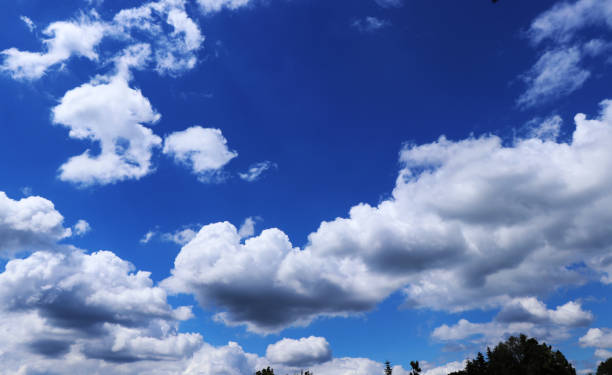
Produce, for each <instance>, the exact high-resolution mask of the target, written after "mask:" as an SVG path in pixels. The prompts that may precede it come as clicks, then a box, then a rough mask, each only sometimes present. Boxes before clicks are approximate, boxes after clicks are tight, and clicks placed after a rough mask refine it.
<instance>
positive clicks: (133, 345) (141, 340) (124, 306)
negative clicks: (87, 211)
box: [0, 250, 202, 373]
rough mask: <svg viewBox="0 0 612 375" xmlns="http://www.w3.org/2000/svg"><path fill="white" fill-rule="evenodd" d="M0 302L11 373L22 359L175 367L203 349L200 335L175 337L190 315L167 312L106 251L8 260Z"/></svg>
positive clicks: (142, 281) (146, 278)
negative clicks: (150, 363) (165, 363)
mask: <svg viewBox="0 0 612 375" xmlns="http://www.w3.org/2000/svg"><path fill="white" fill-rule="evenodd" d="M0 301H1V302H2V303H1V305H2V307H1V309H2V314H3V320H2V323H0V331H2V332H5V333H10V334H9V335H3V337H2V339H0V349H1V350H0V357H1V358H2V360H3V369H6V371H9V372H12V373H15V372H16V371H15V367H17V368H19V367H20V366H21V365H22V364H23V363H21V364H20V363H19V359H20V358H21V357H22V356H23V355H26V354H28V355H30V356H32V357H33V358H36V359H41V358H42V359H45V360H47V364H49V363H51V362H53V361H54V360H60V359H64V360H65V361H67V362H70V358H71V357H75V356H76V357H80V358H81V360H83V361H86V360H101V361H102V362H106V363H132V362H138V361H160V360H181V359H184V358H188V357H189V356H191V354H192V353H194V352H195V351H196V350H198V349H199V348H200V347H201V345H202V338H201V336H200V335H199V334H190V333H186V334H183V333H178V322H179V321H181V320H185V319H189V318H191V316H192V315H191V309H190V308H189V307H185V306H183V307H178V308H172V307H171V306H170V305H169V304H168V302H167V300H166V293H165V291H164V290H162V289H160V288H159V287H155V286H153V282H152V280H151V279H150V274H149V273H148V272H143V271H137V272H135V271H134V268H133V266H132V265H131V264H129V263H128V262H126V261H124V260H122V259H120V258H118V257H117V256H115V255H114V254H113V253H111V252H108V251H99V252H96V253H93V254H91V255H87V254H84V253H83V252H81V251H78V250H68V251H66V252H55V253H50V252H45V251H43V252H36V253H34V254H32V255H30V256H29V257H27V258H25V259H16V260H12V261H10V262H8V263H7V265H6V268H5V271H4V272H3V273H2V274H0ZM24 350H25V352H24ZM17 353H20V354H18V355H17V356H16V358H13V356H15V354H17ZM73 359H74V358H73ZM36 362H37V361H32V363H34V364H36ZM42 364H43V363H41V365H42ZM49 370H51V368H49Z"/></svg>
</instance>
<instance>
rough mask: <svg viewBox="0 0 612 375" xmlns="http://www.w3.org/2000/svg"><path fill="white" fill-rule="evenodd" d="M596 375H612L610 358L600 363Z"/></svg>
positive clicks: (611, 360)
mask: <svg viewBox="0 0 612 375" xmlns="http://www.w3.org/2000/svg"><path fill="white" fill-rule="evenodd" d="M597 375H612V358H608V359H607V360H606V361H605V362H601V363H600V364H599V366H598V367H597Z"/></svg>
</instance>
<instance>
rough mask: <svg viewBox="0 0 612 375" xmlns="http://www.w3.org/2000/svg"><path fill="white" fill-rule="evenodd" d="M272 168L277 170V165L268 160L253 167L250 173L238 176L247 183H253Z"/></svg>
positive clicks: (250, 168)
mask: <svg viewBox="0 0 612 375" xmlns="http://www.w3.org/2000/svg"><path fill="white" fill-rule="evenodd" d="M270 168H276V164H275V163H272V162H271V161H267V160H266V161H262V162H259V163H255V164H253V165H251V166H250V167H249V170H248V171H246V172H244V173H238V176H240V178H241V179H243V180H245V181H247V182H253V181H257V180H259V178H260V177H261V175H262V174H263V173H264V172H265V171H267V170H268V169H270Z"/></svg>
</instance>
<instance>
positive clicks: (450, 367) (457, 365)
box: [421, 361, 465, 375]
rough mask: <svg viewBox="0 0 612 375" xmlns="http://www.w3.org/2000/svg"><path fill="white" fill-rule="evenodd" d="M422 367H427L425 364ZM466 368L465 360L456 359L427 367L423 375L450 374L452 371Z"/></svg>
mask: <svg viewBox="0 0 612 375" xmlns="http://www.w3.org/2000/svg"><path fill="white" fill-rule="evenodd" d="M421 367H422V368H424V369H425V365H422V366H421ZM464 368H465V361H464V362H457V361H454V362H449V363H446V364H444V365H442V366H437V367H433V368H429V369H425V370H424V372H423V375H448V374H450V373H451V372H455V371H460V370H463V369H464Z"/></svg>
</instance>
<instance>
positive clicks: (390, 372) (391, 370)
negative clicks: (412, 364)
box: [385, 361, 393, 375]
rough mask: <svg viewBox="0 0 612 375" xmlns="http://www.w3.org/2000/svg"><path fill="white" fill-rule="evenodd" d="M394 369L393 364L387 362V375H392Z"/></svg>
mask: <svg viewBox="0 0 612 375" xmlns="http://www.w3.org/2000/svg"><path fill="white" fill-rule="evenodd" d="M392 374H393V369H392V368H391V362H389V361H385V375H392Z"/></svg>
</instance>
